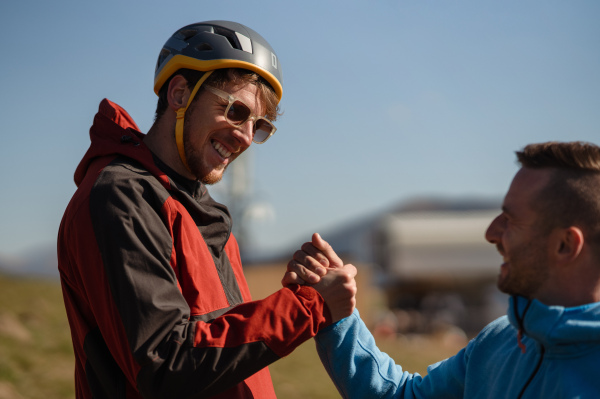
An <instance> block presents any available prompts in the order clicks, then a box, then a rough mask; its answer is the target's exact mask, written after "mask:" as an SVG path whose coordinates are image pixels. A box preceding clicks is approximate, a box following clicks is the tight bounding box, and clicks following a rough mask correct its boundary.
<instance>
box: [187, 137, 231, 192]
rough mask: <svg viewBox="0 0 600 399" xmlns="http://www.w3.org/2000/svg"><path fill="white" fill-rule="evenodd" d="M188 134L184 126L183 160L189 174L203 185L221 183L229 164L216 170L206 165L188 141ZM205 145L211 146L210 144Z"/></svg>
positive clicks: (198, 152)
mask: <svg viewBox="0 0 600 399" xmlns="http://www.w3.org/2000/svg"><path fill="white" fill-rule="evenodd" d="M189 137H190V134H189V133H188V131H187V129H186V126H184V132H183V148H184V151H185V158H186V160H187V164H188V166H189V169H190V172H192V174H193V175H194V176H196V179H198V180H199V181H201V182H202V183H204V184H207V185H211V184H215V183H218V182H220V181H221V179H222V178H223V174H224V173H225V170H227V166H229V164H227V165H225V166H223V165H219V166H217V167H216V168H215V167H211V166H210V165H207V164H206V162H205V160H204V158H203V157H202V154H201V153H200V151H198V150H196V149H195V148H194V146H193V144H192V142H191V140H190V139H189ZM205 145H212V144H211V143H210V142H208V143H205Z"/></svg>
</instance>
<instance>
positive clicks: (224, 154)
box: [212, 141, 231, 159]
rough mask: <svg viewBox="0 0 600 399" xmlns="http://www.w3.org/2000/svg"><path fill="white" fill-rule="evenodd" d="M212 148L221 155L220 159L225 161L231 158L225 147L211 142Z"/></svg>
mask: <svg viewBox="0 0 600 399" xmlns="http://www.w3.org/2000/svg"><path fill="white" fill-rule="evenodd" d="M212 146H213V148H214V149H215V150H216V151H217V152H218V153H219V155H221V157H223V158H225V159H227V158H229V157H230V156H231V152H229V151H227V149H226V148H225V147H223V146H222V145H221V143H217V142H216V141H213V142H212Z"/></svg>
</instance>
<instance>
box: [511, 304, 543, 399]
mask: <svg viewBox="0 0 600 399" xmlns="http://www.w3.org/2000/svg"><path fill="white" fill-rule="evenodd" d="M530 305H531V300H528V301H527V306H525V309H524V310H523V316H522V317H521V316H519V312H518V306H517V300H516V298H515V300H514V301H513V308H514V309H513V310H514V313H515V317H516V318H517V322H518V323H519V331H518V334H517V339H518V340H519V347H520V348H521V351H522V352H523V353H525V345H524V344H523V342H521V338H522V337H523V334H524V333H525V326H524V325H523V320H525V314H526V313H527V311H528V310H529V306H530ZM545 351H546V348H544V345H541V344H540V360H538V362H537V365H536V366H535V369H534V370H533V373H531V375H530V376H529V379H528V380H527V382H526V383H525V385H524V386H523V388H522V389H521V392H520V393H519V396H517V398H518V399H521V398H522V397H523V394H524V393H525V390H526V389H527V387H528V386H529V384H531V381H532V380H533V378H534V377H535V376H536V374H537V373H538V371H539V370H540V367H541V366H542V361H543V360H544V352H545Z"/></svg>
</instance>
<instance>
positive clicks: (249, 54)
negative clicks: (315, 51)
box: [154, 21, 283, 100]
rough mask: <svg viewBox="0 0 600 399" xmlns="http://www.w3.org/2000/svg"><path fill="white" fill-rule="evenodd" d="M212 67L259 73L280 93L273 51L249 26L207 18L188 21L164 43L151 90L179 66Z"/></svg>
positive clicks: (194, 68) (164, 80) (204, 69)
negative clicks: (193, 21)
mask: <svg viewBox="0 0 600 399" xmlns="http://www.w3.org/2000/svg"><path fill="white" fill-rule="evenodd" d="M180 68H188V69H193V70H196V71H212V70H215V69H221V68H243V69H248V70H251V71H253V72H256V73H257V74H259V75H260V76H261V77H262V78H264V79H265V80H266V81H267V82H269V84H270V85H271V86H272V87H273V89H274V90H275V94H276V95H277V97H278V99H279V100H281V96H282V94H283V85H282V83H283V76H282V74H281V66H280V65H279V60H278V59H277V56H276V55H275V51H274V50H273V49H272V48H271V46H270V45H269V43H267V41H266V40H265V39H263V37H262V36H260V35H259V34H258V33H256V32H255V31H253V30H252V29H250V28H248V27H247V26H244V25H242V24H238V23H236V22H229V21H206V22H198V23H195V24H191V25H187V26H185V27H183V28H181V29H179V30H178V31H177V32H175V33H174V34H173V36H171V38H170V39H169V40H167V42H166V43H165V45H164V46H163V48H162V50H161V52H160V55H159V56H158V61H157V63H156V70H155V72H154V92H155V93H156V94H158V92H159V90H160V88H161V87H162V85H163V84H164V83H165V82H166V81H167V79H169V78H170V77H171V76H172V75H173V74H174V73H175V72H176V71H177V70H178V69H180Z"/></svg>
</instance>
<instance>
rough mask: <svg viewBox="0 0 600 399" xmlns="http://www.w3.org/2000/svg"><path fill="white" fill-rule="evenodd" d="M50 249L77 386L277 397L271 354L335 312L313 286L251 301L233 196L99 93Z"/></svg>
mask: <svg viewBox="0 0 600 399" xmlns="http://www.w3.org/2000/svg"><path fill="white" fill-rule="evenodd" d="M90 137H91V145H90V148H89V150H88V151H87V153H86V154H85V156H84V158H83V160H82V161H81V163H80V164H79V166H78V167H77V170H76V172H75V183H76V184H77V186H78V188H77V191H76V192H75V194H74V195H73V198H72V199H71V202H70V203H69V205H68V207H67V209H66V211H65V214H64V216H63V219H62V222H61V226H60V231H59V235H58V261H59V266H58V267H59V271H60V278H61V284H62V289H63V296H64V301H65V306H66V310H67V316H68V319H69V324H70V327H71V335H72V339H73V347H74V351H75V385H76V393H77V398H86V399H87V398H96V399H98V398H110V399H115V398H140V397H144V398H178V399H183V398H205V397H212V396H214V397H222V398H225V397H226V398H273V397H275V393H274V390H273V386H272V383H271V378H270V375H269V371H268V369H267V368H266V366H267V365H268V364H270V363H272V362H274V361H275V360H277V359H279V358H281V357H282V356H286V355H288V354H289V353H290V352H292V350H294V349H295V348H296V347H297V346H298V345H300V344H301V343H302V342H304V341H306V340H307V339H309V338H311V337H313V336H314V335H315V334H316V333H317V331H318V330H319V329H321V328H323V327H325V326H326V325H328V324H330V316H329V312H328V311H327V310H326V307H325V305H324V302H323V299H322V297H321V296H320V295H319V294H318V293H317V292H316V291H315V290H314V289H312V288H309V287H299V288H298V289H297V290H295V291H293V290H290V289H288V288H282V289H280V290H279V291H277V292H275V293H274V294H272V295H271V296H269V297H267V298H265V299H263V300H259V301H254V302H252V301H251V298H250V292H249V289H248V286H247V284H246V280H245V278H244V274H243V272H242V266H241V261H240V256H239V250H238V246H237V243H236V241H235V238H234V237H233V235H232V234H231V218H230V215H229V213H228V211H227V208H226V207H225V206H223V205H221V204H219V203H217V202H215V201H214V200H213V199H212V198H211V197H210V195H209V194H208V192H207V191H206V187H205V186H204V185H203V184H202V183H200V182H197V181H190V180H187V179H185V178H183V177H181V176H180V175H178V174H177V173H175V172H174V171H172V170H171V169H169V168H168V167H167V166H166V165H164V164H163V163H161V162H160V160H158V159H157V158H155V157H153V154H152V153H151V152H150V150H149V149H148V148H147V147H146V146H145V145H144V143H143V137H144V135H143V134H142V133H139V131H138V128H137V126H136V124H135V123H134V122H133V120H132V119H131V117H130V116H129V115H128V114H127V113H126V112H125V111H124V110H123V109H122V108H120V107H119V106H118V105H116V104H114V103H111V102H110V101H108V100H103V101H102V103H101V104H100V110H99V112H98V114H97V115H96V117H95V118H94V124H93V126H92V128H91V129H90Z"/></svg>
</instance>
